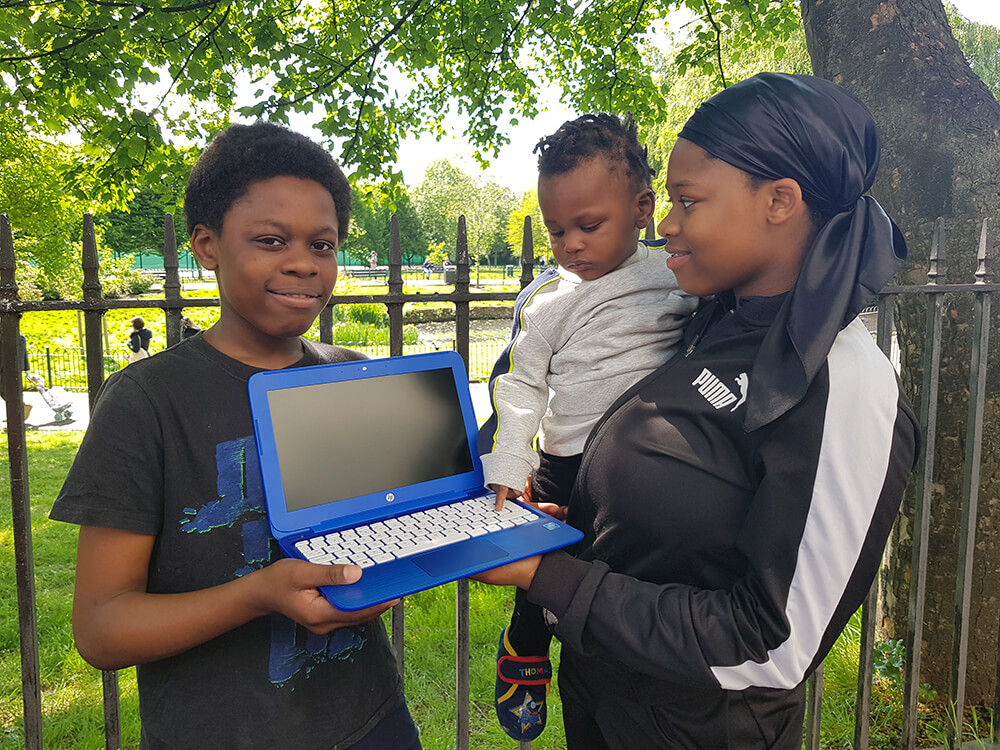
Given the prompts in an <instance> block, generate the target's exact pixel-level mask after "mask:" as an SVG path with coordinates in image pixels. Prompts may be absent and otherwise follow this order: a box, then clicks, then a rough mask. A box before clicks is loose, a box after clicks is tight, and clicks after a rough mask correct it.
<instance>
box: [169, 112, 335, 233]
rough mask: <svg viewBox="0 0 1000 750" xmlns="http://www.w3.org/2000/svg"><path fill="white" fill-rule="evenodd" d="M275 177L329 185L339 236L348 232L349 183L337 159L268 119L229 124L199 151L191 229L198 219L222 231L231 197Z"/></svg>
mask: <svg viewBox="0 0 1000 750" xmlns="http://www.w3.org/2000/svg"><path fill="white" fill-rule="evenodd" d="M272 177H301V178H302V179H305V180H314V181H315V182H318V183H319V184H320V185H322V186H323V187H325V188H326V189H327V190H328V191H329V192H330V195H331V196H333V204H334V206H335V207H336V209H337V236H338V240H340V241H343V240H344V238H345V237H347V228H348V224H349V223H350V220H351V186H350V183H348V181H347V178H346V177H345V176H344V173H343V171H341V169H340V167H339V166H337V162H335V161H334V160H333V157H332V156H331V155H330V153H329V152H328V151H327V150H326V149H324V148H323V147H322V146H320V145H319V144H318V143H315V142H313V141H311V140H310V139H309V138H307V137H306V136H304V135H301V134H299V133H296V132H293V131H291V130H289V129H288V128H285V127H282V126H281V125H275V124H273V123H269V122H256V123H254V124H252V125H230V126H229V127H227V128H226V129H225V130H223V131H222V132H221V133H219V134H218V135H217V136H215V138H214V139H213V140H212V142H211V143H210V144H209V145H208V148H206V149H205V150H204V151H203V152H202V154H201V156H200V157H198V161H197V162H196V163H195V165H194V168H193V169H192V170H191V176H190V177H189V178H188V184H187V191H186V193H185V198H184V214H185V216H186V217H187V229H188V234H191V232H193V231H194V228H195V226H196V225H197V224H203V225H204V226H206V227H208V228H209V229H211V230H213V231H216V232H218V231H221V230H222V222H223V220H224V219H225V216H226V213H227V212H228V211H229V209H230V208H231V207H232V205H233V203H235V202H236V201H237V200H239V199H240V198H241V197H243V195H245V194H246V192H247V190H248V189H249V188H250V185H252V184H253V183H255V182H260V181H262V180H269V179H271V178H272Z"/></svg>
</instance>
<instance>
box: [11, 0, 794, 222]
mask: <svg viewBox="0 0 1000 750" xmlns="http://www.w3.org/2000/svg"><path fill="white" fill-rule="evenodd" d="M682 6H688V7H690V8H691V9H693V10H694V11H695V12H696V13H697V14H698V15H699V17H700V18H701V20H700V21H698V22H696V24H695V25H694V27H693V28H694V30H695V33H694V36H693V37H692V42H691V44H690V45H689V46H688V47H687V48H686V49H685V50H684V51H682V56H681V58H680V63H681V65H682V67H684V68H701V69H711V68H712V66H713V64H714V63H713V59H714V56H715V53H716V48H717V46H718V44H717V40H718V38H719V37H718V34H720V33H723V32H724V31H725V32H726V33H729V35H730V37H731V38H733V39H737V40H738V44H739V45H743V46H746V47H750V46H752V45H754V44H759V45H768V46H771V47H773V48H774V49H775V50H778V49H780V46H781V40H782V39H783V38H784V36H785V35H787V32H788V30H789V29H791V28H793V27H794V26H795V25H796V23H797V18H798V14H797V8H796V7H795V4H794V0H777V1H776V2H772V0H535V1H531V0H465V1H464V2H461V3H452V2H441V1H440V0H403V1H402V2H399V1H398V0H306V1H305V2H302V0H219V1H213V0H151V1H150V2H144V3H136V2H127V1H126V0H109V1H108V2H99V3H97V2H90V1H89V0H64V1H63V2H57V3H53V2H49V0H16V1H15V0H0V9H2V11H3V12H2V13H0V71H3V72H2V73H0V109H5V108H8V107H12V108H14V109H16V110H18V111H19V112H20V113H21V114H22V115H23V117H24V119H25V121H26V123H27V124H28V126H29V127H31V128H34V129H39V128H42V127H45V128H48V129H50V130H52V131H53V132H56V133H75V134H78V136H79V137H80V138H81V139H82V140H83V145H84V149H85V152H86V155H87V156H88V158H89V161H88V162H86V163H84V164H81V165H78V166H77V167H75V168H74V171H73V174H72V177H73V178H74V183H75V182H76V179H75V178H81V177H84V176H85V172H86V171H87V170H90V171H91V172H92V173H93V174H94V176H95V180H96V184H97V185H98V186H99V187H100V189H101V190H102V191H103V192H104V193H106V194H107V195H108V196H110V197H112V198H113V199H115V200H117V201H118V202H119V203H120V204H124V202H125V199H126V198H127V196H128V193H129V192H131V189H130V186H131V185H133V184H134V183H135V182H137V181H139V180H140V179H141V180H142V181H145V182H146V183H147V184H150V185H158V184H166V183H170V182H171V181H172V180H171V176H172V175H177V174H183V173H184V171H185V169H186V167H185V165H184V162H185V159H184V158H183V154H182V153H181V152H179V151H177V150H174V151H171V150H169V149H165V148H164V144H165V143H168V142H169V143H173V144H174V145H176V146H178V148H182V147H184V146H186V145H190V144H196V145H201V144H203V143H204V142H205V141H206V140H207V139H208V138H209V137H210V136H211V135H212V134H213V133H214V132H215V131H217V130H218V128H219V127H221V126H222V125H223V124H225V122H226V121H227V120H228V118H229V117H230V116H231V115H232V113H233V112H237V113H238V114H239V115H241V116H243V117H248V118H254V117H264V118H268V119H272V120H276V121H283V122H287V121H289V119H290V118H292V117H293V116H299V115H301V116H308V117H311V118H315V119H316V121H317V122H316V127H317V128H318V129H319V131H320V132H321V133H322V134H323V136H325V137H326V138H327V139H328V140H329V141H330V143H331V144H334V145H335V147H336V149H337V152H338V156H339V157H340V160H341V161H342V162H343V163H344V164H345V165H346V166H348V167H349V168H350V169H351V170H352V171H353V176H354V177H355V178H356V179H359V180H361V181H363V182H371V183H374V182H378V181H381V180H382V179H386V178H388V179H390V180H396V181H398V178H399V175H398V173H396V172H395V171H394V169H393V167H392V166H391V165H392V164H393V163H394V162H395V160H396V153H397V148H398V145H399V142H400V139H401V138H402V137H403V136H404V135H411V134H419V133H429V134H437V135H440V134H441V133H442V130H443V119H444V116H445V114H446V113H448V112H449V111H455V112H457V113H458V114H460V115H463V116H464V117H465V118H467V122H468V125H467V129H466V132H465V133H464V136H465V137H466V138H467V139H468V140H469V141H470V142H471V143H472V144H474V146H476V147H477V148H478V149H479V152H478V156H479V158H481V159H482V160H483V161H484V162H485V161H486V160H488V159H489V157H490V156H491V155H493V154H495V153H496V149H497V148H498V147H499V146H501V145H503V144H504V143H505V142H506V137H505V135H504V130H505V128H506V126H507V125H509V124H513V123H516V122H517V120H518V119H519V118H531V117H533V116H534V115H535V114H536V111H537V107H538V96H539V91H540V87H541V86H543V85H547V84H550V83H551V84H556V85H557V86H559V87H560V88H561V90H562V91H563V98H564V100H565V101H566V103H568V104H570V105H571V106H573V107H574V108H575V109H577V110H579V111H593V110H607V111H615V112H624V111H632V112H634V113H636V116H637V118H638V119H639V120H640V121H655V120H657V119H658V118H659V117H660V116H661V114H662V112H663V109H664V105H665V99H664V96H663V93H662V92H661V91H660V89H659V88H658V86H657V85H656V84H655V82H654V81H653V78H652V76H651V75H650V71H649V69H648V66H647V65H646V63H645V62H644V60H643V58H642V55H641V54H640V49H639V44H640V41H641V39H642V38H643V35H644V34H645V32H647V31H649V30H651V29H656V30H660V29H662V27H663V24H664V18H665V17H666V14H667V13H668V12H669V11H671V10H673V9H676V8H677V7H682ZM242 92H245V93H248V94H249V95H250V100H249V101H245V98H244V97H243V96H242V95H241V94H242Z"/></svg>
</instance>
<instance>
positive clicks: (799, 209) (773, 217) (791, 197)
mask: <svg viewBox="0 0 1000 750" xmlns="http://www.w3.org/2000/svg"><path fill="white" fill-rule="evenodd" d="M768 198H769V200H768V214H767V220H768V222H769V223H771V224H784V223H785V222H786V221H788V220H789V219H791V218H793V217H798V216H801V215H802V213H803V212H808V209H807V208H806V204H805V201H803V200H802V188H801V187H800V186H799V183H798V182H796V181H795V180H793V179H792V178H791V177H782V178H781V179H780V180H775V181H774V182H772V183H770V187H769V195H768Z"/></svg>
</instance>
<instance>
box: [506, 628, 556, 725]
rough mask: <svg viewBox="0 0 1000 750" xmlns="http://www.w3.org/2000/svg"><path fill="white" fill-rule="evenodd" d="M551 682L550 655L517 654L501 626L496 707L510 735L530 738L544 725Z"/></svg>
mask: <svg viewBox="0 0 1000 750" xmlns="http://www.w3.org/2000/svg"><path fill="white" fill-rule="evenodd" d="M551 682H552V662H550V661H549V657H548V656H518V655H517V653H515V651H514V647H513V646H511V645H510V641H509V640H508V639H507V628H504V630H503V632H502V633H501V634H500V645H499V647H498V648H497V685H496V711H497V719H499V720H500V726H501V727H502V728H503V731H505V732H506V733H507V734H508V735H509V736H510V737H512V738H513V739H515V740H518V741H530V740H533V739H535V738H536V737H538V735H540V734H541V733H542V730H543V729H545V717H546V713H547V707H546V704H545V699H546V698H547V697H548V694H549V684H550V683H551Z"/></svg>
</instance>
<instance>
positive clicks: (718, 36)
mask: <svg viewBox="0 0 1000 750" xmlns="http://www.w3.org/2000/svg"><path fill="white" fill-rule="evenodd" d="M702 5H704V6H705V15H707V16H708V22H709V23H710V24H711V25H712V28H713V29H715V61H716V63H718V65H719V78H721V79H722V87H723V88H726V87H727V86H728V85H729V84H728V83H726V71H725V69H724V68H723V67H722V29H720V28H719V24H718V23H717V22H716V20H715V18H713V16H712V9H711V8H710V7H709V5H708V0H702Z"/></svg>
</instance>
